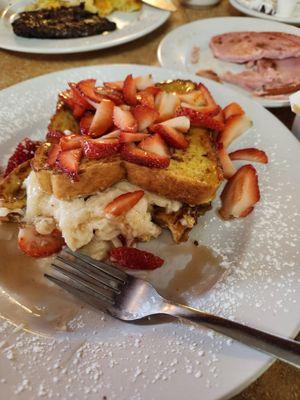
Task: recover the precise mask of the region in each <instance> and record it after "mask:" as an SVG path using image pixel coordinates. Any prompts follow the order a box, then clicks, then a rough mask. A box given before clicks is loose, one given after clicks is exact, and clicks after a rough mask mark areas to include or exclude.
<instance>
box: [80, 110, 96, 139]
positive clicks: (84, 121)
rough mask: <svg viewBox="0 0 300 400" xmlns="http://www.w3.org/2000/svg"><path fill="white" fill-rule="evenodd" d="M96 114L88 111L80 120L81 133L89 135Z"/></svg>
mask: <svg viewBox="0 0 300 400" xmlns="http://www.w3.org/2000/svg"><path fill="white" fill-rule="evenodd" d="M93 118H94V114H93V113H91V112H86V113H85V114H84V115H83V116H82V118H81V120H80V122H79V128H80V133H81V134H82V135H88V134H89V131H90V127H91V123H92V121H93Z"/></svg>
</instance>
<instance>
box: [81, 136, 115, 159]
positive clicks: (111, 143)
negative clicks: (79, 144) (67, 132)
mask: <svg viewBox="0 0 300 400" xmlns="http://www.w3.org/2000/svg"><path fill="white" fill-rule="evenodd" d="M120 146H121V144H120V142H119V139H117V138H112V139H83V151H84V155H85V156H86V157H87V158H88V159H90V160H99V159H101V158H105V157H109V156H112V155H114V154H117V153H118V152H119V150H120Z"/></svg>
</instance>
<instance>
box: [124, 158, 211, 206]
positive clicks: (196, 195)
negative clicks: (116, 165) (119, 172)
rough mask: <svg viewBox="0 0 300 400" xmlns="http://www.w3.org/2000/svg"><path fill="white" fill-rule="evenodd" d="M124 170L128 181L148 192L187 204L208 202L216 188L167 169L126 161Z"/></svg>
mask: <svg viewBox="0 0 300 400" xmlns="http://www.w3.org/2000/svg"><path fill="white" fill-rule="evenodd" d="M126 171H127V179H128V181H129V182H131V183H133V184H135V185H137V186H140V187H141V188H143V189H145V190H148V191H149V192H154V193H156V194H159V195H161V196H165V197H167V198H168V199H172V200H178V201H181V202H182V203H186V204H189V205H197V204H203V203H209V202H210V201H212V199H213V198H214V195H215V192H216V189H217V187H216V186H215V185H210V184H207V183H205V182H200V181H197V180H191V179H186V177H185V176H176V175H175V174H174V173H172V172H170V171H169V170H167V169H157V168H148V167H143V166H140V165H137V164H132V163H129V162H126Z"/></svg>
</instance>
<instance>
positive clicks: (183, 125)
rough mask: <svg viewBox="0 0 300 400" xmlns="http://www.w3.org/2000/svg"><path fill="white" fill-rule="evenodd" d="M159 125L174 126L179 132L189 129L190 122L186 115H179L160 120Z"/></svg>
mask: <svg viewBox="0 0 300 400" xmlns="http://www.w3.org/2000/svg"><path fill="white" fill-rule="evenodd" d="M160 125H163V126H168V127H170V128H175V129H177V130H178V131H180V132H183V133H186V132H187V131H188V130H189V129H190V126H191V123H190V119H189V118H188V117H186V116H180V117H175V118H171V119H168V120H167V121H164V122H161V123H160Z"/></svg>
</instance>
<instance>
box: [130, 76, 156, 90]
mask: <svg viewBox="0 0 300 400" xmlns="http://www.w3.org/2000/svg"><path fill="white" fill-rule="evenodd" d="M134 82H135V85H136V88H137V90H145V89H147V88H148V87H149V86H153V85H154V82H153V78H152V75H151V74H149V75H144V76H137V77H136V78H134Z"/></svg>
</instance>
